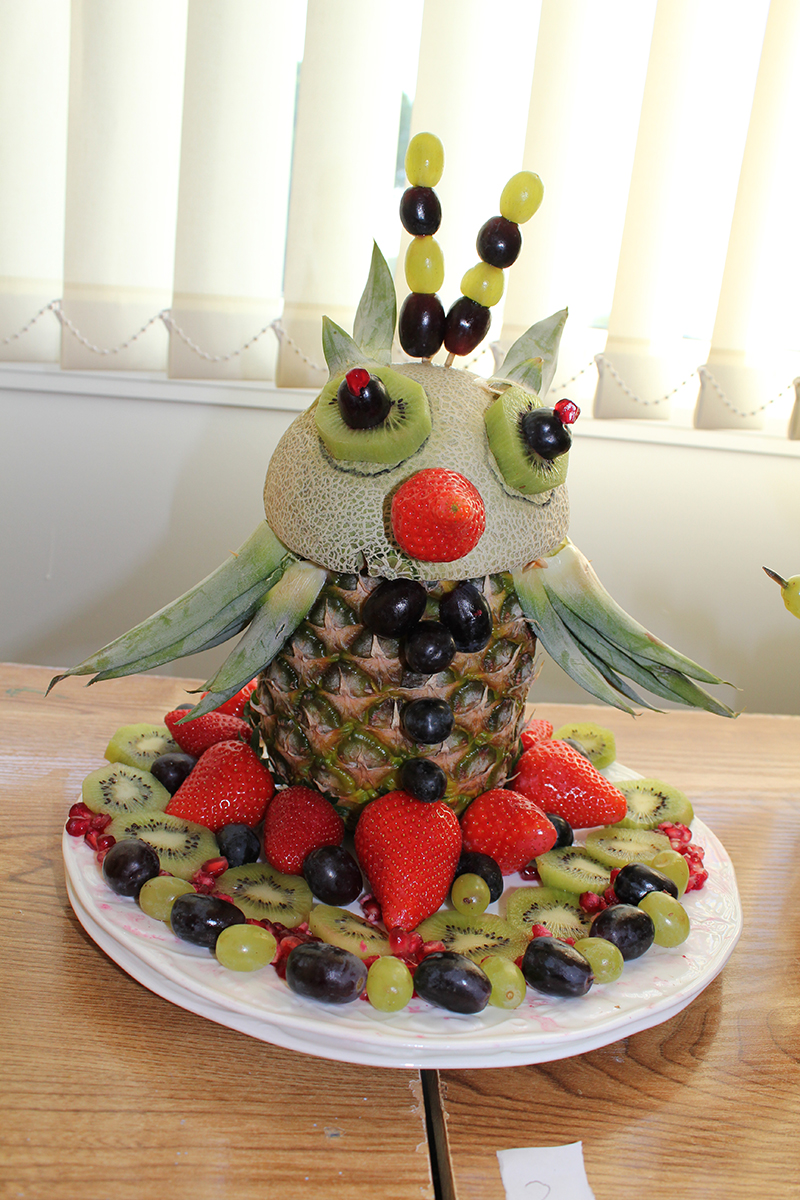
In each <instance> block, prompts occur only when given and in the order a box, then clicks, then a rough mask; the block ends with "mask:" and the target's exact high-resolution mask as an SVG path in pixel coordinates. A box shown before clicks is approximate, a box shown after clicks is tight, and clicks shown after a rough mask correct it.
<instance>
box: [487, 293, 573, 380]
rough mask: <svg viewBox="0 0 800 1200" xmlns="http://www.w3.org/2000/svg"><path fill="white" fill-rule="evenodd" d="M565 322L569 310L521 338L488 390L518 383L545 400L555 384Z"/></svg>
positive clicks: (541, 323)
mask: <svg viewBox="0 0 800 1200" xmlns="http://www.w3.org/2000/svg"><path fill="white" fill-rule="evenodd" d="M566 319H567V310H566V308H562V309H561V310H560V311H559V312H557V313H553V315H552V317H547V318H546V319H545V320H544V321H539V323H538V324H537V325H532V326H531V327H530V329H528V330H527V331H526V332H525V333H523V335H522V337H519V338H517V340H516V342H514V345H513V346H512V347H511V348H510V350H509V351H508V353H507V354H506V356H505V358H504V359H503V361H502V363H501V364H500V367H499V369H498V371H497V374H496V375H495V376H493V378H492V379H490V380H489V386H490V387H497V386H502V385H504V384H511V383H519V384H522V386H523V387H524V388H525V389H526V391H529V392H535V393H536V395H537V396H539V397H541V398H544V396H545V394H546V393H547V389H548V388H549V387H550V384H551V383H552V382H553V376H554V374H555V370H556V362H557V361H558V347H559V345H560V343H561V334H562V333H563V331H564V324H565V322H566Z"/></svg>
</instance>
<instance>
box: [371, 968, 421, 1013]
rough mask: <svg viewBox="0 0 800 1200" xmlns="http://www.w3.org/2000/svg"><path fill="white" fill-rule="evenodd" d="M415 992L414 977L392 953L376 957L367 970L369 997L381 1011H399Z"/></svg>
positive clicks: (372, 1003)
mask: <svg viewBox="0 0 800 1200" xmlns="http://www.w3.org/2000/svg"><path fill="white" fill-rule="evenodd" d="M413 994H414V979H413V976H412V974H411V972H410V971H409V969H408V967H407V966H406V964H405V963H404V962H401V960H400V959H399V958H395V957H394V955H392V954H384V955H383V956H382V957H381V958H376V959H375V962H374V963H373V964H372V966H371V967H370V969H369V971H368V972H367V999H368V1000H369V1002H370V1004H371V1005H372V1007H373V1008H377V1009H378V1011H379V1012H398V1011H399V1010H400V1009H401V1008H405V1006H406V1005H407V1004H408V1002H409V1000H410V999H411V997H412V996H413Z"/></svg>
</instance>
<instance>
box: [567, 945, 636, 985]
mask: <svg viewBox="0 0 800 1200" xmlns="http://www.w3.org/2000/svg"><path fill="white" fill-rule="evenodd" d="M575 949H576V950H577V951H578V953H579V954H582V955H583V957H584V958H586V959H588V960H589V966H590V967H591V968H592V974H593V975H594V981H595V983H615V982H616V980H617V979H619V977H620V975H621V974H622V968H623V967H624V965H625V959H624V958H623V957H622V955H621V954H620V952H619V950H618V949H617V947H616V946H615V945H614V943H613V942H608V941H606V939H605V938H600V937H587V938H581V939H580V940H579V941H577V942H576V943H575Z"/></svg>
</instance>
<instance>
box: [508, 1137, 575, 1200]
mask: <svg viewBox="0 0 800 1200" xmlns="http://www.w3.org/2000/svg"><path fill="white" fill-rule="evenodd" d="M497 1158H498V1161H499V1163H500V1174H501V1176H502V1179H503V1187H504V1188H505V1190H506V1200H595V1195H594V1192H593V1191H592V1189H591V1188H590V1187H589V1180H588V1179H587V1178H586V1168H585V1166H584V1165H583V1144H582V1143H581V1142H571V1143H570V1144H569V1145H567V1146H526V1147H524V1148H522V1149H519V1150H498V1151H497Z"/></svg>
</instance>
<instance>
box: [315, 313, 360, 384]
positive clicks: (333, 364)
mask: <svg viewBox="0 0 800 1200" xmlns="http://www.w3.org/2000/svg"><path fill="white" fill-rule="evenodd" d="M322 351H323V354H324V355H325V362H326V363H327V364H328V370H329V372H330V378H331V379H333V377H334V376H335V375H341V374H343V372H345V371H347V370H349V368H350V367H360V366H363V365H364V358H365V356H364V351H363V350H362V349H361V348H360V347H359V346H357V345H356V344H355V342H354V341H353V339H352V338H351V337H350V334H349V333H345V331H344V330H343V329H342V327H341V326H340V325H337V324H336V322H335V321H332V320H331V319H330V317H323V318H322Z"/></svg>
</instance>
